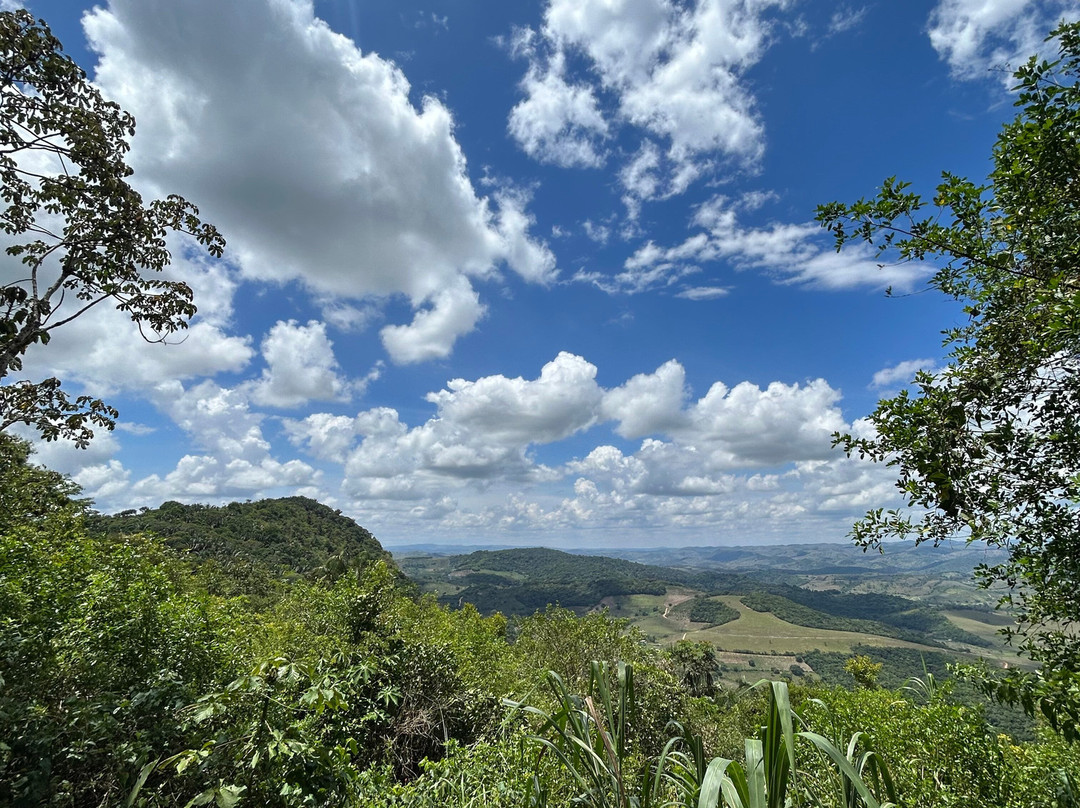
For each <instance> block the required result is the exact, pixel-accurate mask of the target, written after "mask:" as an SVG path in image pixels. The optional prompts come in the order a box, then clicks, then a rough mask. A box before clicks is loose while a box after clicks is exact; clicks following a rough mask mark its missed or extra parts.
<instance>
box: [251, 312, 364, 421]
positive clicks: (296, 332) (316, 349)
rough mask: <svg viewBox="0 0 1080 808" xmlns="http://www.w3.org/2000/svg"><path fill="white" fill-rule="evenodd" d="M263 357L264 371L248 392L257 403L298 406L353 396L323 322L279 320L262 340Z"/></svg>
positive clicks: (286, 406) (285, 406) (267, 405)
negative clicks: (303, 322) (264, 362)
mask: <svg viewBox="0 0 1080 808" xmlns="http://www.w3.org/2000/svg"><path fill="white" fill-rule="evenodd" d="M262 354H263V358H264V359H265V360H266V364H267V368H266V370H264V371H263V374H262V378H261V379H259V380H258V381H257V382H255V383H254V384H253V385H252V389H251V398H252V400H253V401H254V402H255V403H256V404H261V405H263V406H266V407H283V408H290V407H299V406H301V405H303V404H306V403H308V402H309V401H313V400H314V401H341V400H344V399H347V398H348V397H349V396H350V395H351V393H352V387H353V385H350V384H349V383H348V382H347V381H346V380H345V379H344V378H342V376H341V368H340V367H339V366H338V363H337V359H335V358H334V346H333V343H331V342H330V340H329V339H328V338H327V336H326V326H325V325H324V324H323V323H320V322H316V321H314V320H312V321H311V322H309V323H308V324H307V325H299V324H298V323H297V322H296V321H295V320H289V321H288V322H280V321H279V322H278V323H277V324H275V325H274V327H273V328H271V329H270V333H268V334H267V335H266V339H264V340H263V343H262ZM361 386H362V385H361Z"/></svg>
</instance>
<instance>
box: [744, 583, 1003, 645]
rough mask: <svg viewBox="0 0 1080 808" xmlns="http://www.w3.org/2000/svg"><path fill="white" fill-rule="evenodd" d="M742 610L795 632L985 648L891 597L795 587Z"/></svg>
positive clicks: (749, 601)
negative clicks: (803, 630) (793, 628)
mask: <svg viewBox="0 0 1080 808" xmlns="http://www.w3.org/2000/svg"><path fill="white" fill-rule="evenodd" d="M742 602H743V604H744V605H746V606H748V607H750V608H751V609H753V610H754V611H758V612H772V613H773V614H775V615H776V616H777V617H779V618H780V619H781V620H786V621H787V622H789V623H794V624H795V625H797V626H808V627H810V628H824V629H831V630H834V631H854V632H859V633H864V634H877V635H879V636H882V637H895V638H896V639H901V640H907V641H909V642H918V643H923V644H928V645H942V644H943V643H944V641H946V640H951V641H960V642H965V643H968V644H969V645H976V646H986V645H989V643H987V641H986V640H984V639H983V638H981V637H978V636H976V635H974V634H971V633H970V632H967V631H963V630H962V629H960V628H957V627H956V626H955V625H954V624H953V623H952V622H950V621H949V619H948V618H947V617H945V616H944V615H943V614H941V612H940V611H938V610H934V609H931V608H929V607H926V606H922V605H920V604H918V603H916V602H915V601H912V600H909V599H907V598H901V597H897V596H895V595H881V594H864V593H859V594H842V593H840V592H831V591H827V590H826V591H815V590H811V589H802V588H800V587H794V586H789V587H780V586H774V587H772V591H771V592H769V591H765V590H758V591H756V592H751V593H749V594H747V595H744V596H743V597H742Z"/></svg>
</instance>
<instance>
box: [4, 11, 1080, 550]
mask: <svg viewBox="0 0 1080 808" xmlns="http://www.w3.org/2000/svg"><path fill="white" fill-rule="evenodd" d="M4 6H5V7H8V8H10V7H13V3H12V2H10V0H5V2H4ZM28 7H29V8H30V9H31V10H32V11H33V12H35V13H36V14H37V15H38V16H41V17H43V18H44V19H45V20H46V21H47V22H49V24H50V25H51V26H52V27H53V29H54V31H55V32H56V33H57V34H58V36H59V37H60V38H61V40H62V41H63V42H64V43H65V47H66V49H67V50H68V52H69V53H71V54H72V56H73V57H74V58H76V59H77V60H78V61H79V62H80V64H82V65H83V66H84V67H85V68H86V70H87V72H88V74H89V75H90V76H91V77H92V78H93V79H94V81H95V82H96V83H97V84H98V86H99V87H100V88H101V89H102V91H103V92H104V93H105V94H106V95H107V96H108V97H110V98H113V99H115V100H116V101H118V102H119V103H120V104H121V105H122V106H123V107H124V108H126V109H128V110H129V111H131V112H132V113H133V114H134V115H135V117H136V120H137V123H138V129H137V132H136V135H135V137H134V139H133V141H132V151H131V155H130V156H131V160H130V162H131V164H132V166H133V167H134V168H135V175H134V178H133V180H134V182H135V183H136V185H137V186H138V187H139V189H140V190H141V191H142V192H143V193H144V195H146V196H147V197H155V196H162V195H165V194H168V193H179V194H181V195H183V196H185V197H186V198H188V199H189V200H191V201H193V202H195V203H196V204H197V205H199V206H200V208H201V210H202V213H203V214H204V216H205V218H206V219H207V220H209V221H212V222H214V223H215V224H216V225H217V226H218V227H219V229H220V230H221V231H222V233H223V234H224V235H225V237H226V238H227V240H228V243H229V247H228V250H227V252H226V254H225V256H224V259H223V260H221V261H214V260H210V259H208V258H206V257H205V256H201V255H200V254H199V253H198V251H197V250H194V249H192V247H191V245H189V244H185V243H184V242H182V241H180V240H177V241H176V242H175V243H174V244H173V254H174V264H173V267H172V268H171V269H170V270H169V271H170V273H171V274H172V275H173V276H174V277H178V278H181V279H184V280H186V281H187V282H188V283H189V284H190V285H191V286H192V288H193V289H194V291H195V295H196V303H197V304H198V306H199V314H198V315H197V317H196V318H195V319H194V320H193V322H192V327H191V329H190V331H189V332H188V335H187V338H186V339H185V340H184V341H183V342H182V343H180V344H173V345H168V346H161V345H149V344H145V343H143V342H142V341H140V339H139V337H138V333H137V331H135V329H134V328H133V327H132V326H131V324H130V323H127V322H125V321H124V319H123V318H122V316H120V315H118V314H117V313H115V312H109V311H105V310H100V311H99V310H94V311H93V312H92V314H91V315H87V316H84V317H82V318H80V319H79V320H77V321H75V322H73V323H72V324H70V325H69V326H66V327H65V330H64V331H63V332H61V331H58V332H56V335H55V337H54V340H53V342H52V343H51V344H50V345H49V346H48V347H47V348H46V349H43V350H39V351H37V352H35V353H33V354H31V355H30V356H29V357H28V358H27V363H26V367H27V372H28V374H29V375H31V376H37V377H44V376H46V375H52V374H55V375H59V376H60V377H61V378H63V379H64V380H65V382H66V383H68V384H69V385H70V386H71V387H72V389H75V390H86V391H89V392H93V393H95V394H99V395H103V396H106V397H107V398H108V400H109V401H110V402H111V403H113V404H115V405H116V406H117V407H118V408H119V409H120V411H121V421H120V424H119V427H118V428H117V430H116V431H115V432H113V433H109V434H100V435H99V436H98V437H97V438H96V439H95V441H94V443H93V445H92V446H91V447H90V448H89V449H88V450H86V451H78V450H75V449H74V448H72V447H68V446H63V445H58V444H48V445H42V446H40V447H39V455H38V457H39V460H40V461H41V462H44V463H46V464H47V465H50V466H52V467H55V468H58V469H61V470H63V471H65V472H67V473H70V474H71V475H72V476H73V477H74V479H75V480H76V481H77V482H79V483H80V484H81V485H82V486H83V487H84V490H85V492H86V493H87V494H88V495H89V496H91V497H93V498H94V499H95V501H96V503H97V505H98V507H99V508H100V509H101V510H104V511H113V510H118V509H122V508H128V507H140V506H151V507H153V506H157V505H159V504H160V503H161V502H162V501H164V500H167V499H177V500H181V501H185V502H214V503H217V502H224V501H231V500H236V499H239V500H244V499H257V498H262V497H267V496H283V495H289V494H303V495H306V496H312V497H315V498H317V499H319V500H320V501H323V502H326V503H327V504H330V505H332V506H334V507H337V508H340V509H341V510H342V511H343V512H345V513H346V514H348V515H350V516H353V517H354V518H356V519H357V520H358V521H359V522H360V523H361V524H363V525H365V526H366V527H368V528H369V529H371V530H372V531H373V532H374V533H375V535H376V536H378V537H379V538H380V539H381V540H382V541H383V542H384V543H386V544H388V545H395V544H405V543H413V542H430V541H445V542H451V543H499V544H529V545H534V544H547V545H552V546H563V547H604V546H658V545H664V544H671V545H690V544H699V545H705V544H745V543H759V542H761V543H770V542H802V541H838V540H842V539H843V538H844V536H845V534H846V533H847V531H848V529H849V528H850V525H851V522H852V521H853V519H855V518H856V517H857V516H858V515H859V514H861V513H862V512H863V511H864V510H865V509H866V508H868V507H878V506H888V505H891V504H893V503H894V502H895V496H894V490H893V488H892V485H891V480H892V477H891V476H890V474H889V472H888V469H883V468H878V467H874V466H871V465H868V464H865V463H862V462H859V461H857V460H852V459H847V458H844V457H843V456H842V454H841V453H839V452H837V451H836V450H834V449H832V448H831V446H830V444H831V441H830V435H831V434H832V433H833V432H834V431H837V430H840V431H848V430H854V431H856V432H860V431H864V430H866V429H867V425H866V424H865V422H864V421H861V420H860V419H862V418H864V417H865V416H866V415H867V414H868V413H869V412H870V411H872V409H873V407H874V403H875V402H876V400H877V399H878V398H879V397H880V396H881V395H883V394H888V393H890V392H893V391H895V390H897V389H898V388H899V387H901V386H903V385H904V384H905V383H906V382H907V381H908V380H909V379H910V378H911V376H912V375H913V374H914V372H915V370H916V369H918V368H919V367H926V368H932V367H933V366H934V365H935V363H940V361H941V356H942V348H941V344H940V342H941V337H940V332H941V331H942V329H944V328H947V327H948V326H950V325H951V324H954V323H955V322H957V320H958V318H959V312H958V309H957V307H956V305H955V304H953V303H950V302H949V301H947V300H943V299H941V298H940V296H937V295H935V294H934V293H932V292H926V291H925V278H926V277H927V275H928V274H929V272H930V269H931V268H930V267H920V266H910V265H908V266H895V265H889V266H885V267H879V266H878V264H879V261H877V260H875V258H874V256H873V255H871V254H869V253H867V252H865V251H862V250H859V249H858V248H852V249H847V250H845V251H844V252H843V253H841V254H839V255H838V254H836V253H835V252H834V251H833V249H832V245H831V243H830V242H829V239H828V238H827V237H825V236H824V235H823V234H822V233H821V232H820V231H819V229H818V228H817V227H816V226H815V225H814V223H813V213H814V208H815V206H816V205H817V204H820V203H822V202H826V201H830V200H833V199H840V200H845V201H851V200H854V199H856V198H858V197H860V196H865V195H870V194H872V193H873V192H874V190H875V188H876V187H877V186H878V185H879V184H880V183H881V181H882V180H883V179H884V178H886V177H888V176H891V175H897V176H900V177H902V178H905V179H908V180H910V181H911V182H912V183H913V184H914V185H915V187H916V188H917V189H920V190H924V191H925V190H929V189H931V188H932V187H933V184H934V183H935V181H936V180H937V178H938V177H939V176H940V172H941V171H942V170H946V169H947V170H950V171H953V172H955V173H958V174H965V175H968V176H972V177H983V176H985V175H986V173H987V171H988V168H989V154H990V149H991V146H992V144H993V141H994V138H995V136H996V133H997V131H998V128H999V127H1000V125H1001V123H1002V121H1004V120H1006V119H1008V118H1009V117H1011V116H1012V115H1013V109H1012V106H1011V104H1012V99H1011V96H1010V93H1009V92H1008V86H1009V81H1008V70H1007V69H1006V66H1007V65H1009V64H1012V65H1015V64H1017V63H1019V61H1021V60H1022V59H1023V58H1024V57H1025V56H1026V55H1028V54H1030V53H1031V52H1032V51H1033V50H1034V49H1036V48H1038V47H1039V46H1040V42H1041V39H1042V37H1043V36H1044V35H1045V34H1046V32H1047V31H1048V30H1049V29H1050V28H1051V27H1052V26H1053V23H1054V22H1055V21H1056V20H1058V19H1060V18H1061V17H1062V16H1063V15H1072V16H1073V17H1075V16H1076V9H1075V6H1074V4H1073V3H1071V2H1061V1H1059V0H1041V1H1040V0H940V1H938V0H932V1H927V2H924V1H923V0H906V1H905V2H903V3H897V2H886V1H885V0H878V2H872V3H858V2H833V1H832V0H546V2H530V3H505V2H492V1H491V0H468V1H466V0H446V1H444V2H437V1H436V0H428V2H423V3H420V4H412V3H405V2H394V3H386V2H384V3H371V2H361V0H319V1H318V2H315V3H311V2H301V1H300V0H230V2H228V3H222V2H220V0H184V2H177V0H113V2H109V3H105V4H102V5H99V6H96V7H88V6H86V5H85V4H82V3H74V2H67V1H66V0H40V2H34V3H29V4H28ZM888 286H891V287H892V288H893V291H894V296H893V297H891V298H889V297H886V296H885V294H884V289H885V288H886V287H888ZM99 308H100V307H99Z"/></svg>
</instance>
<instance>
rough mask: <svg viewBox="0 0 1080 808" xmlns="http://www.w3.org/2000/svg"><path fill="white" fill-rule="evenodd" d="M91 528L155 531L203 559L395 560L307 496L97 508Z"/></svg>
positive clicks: (292, 564) (290, 564) (310, 563)
mask: <svg viewBox="0 0 1080 808" xmlns="http://www.w3.org/2000/svg"><path fill="white" fill-rule="evenodd" d="M86 525H87V529H88V530H89V531H90V532H91V533H94V534H109V535H113V536H120V535H131V534H134V533H152V534H154V535H156V536H159V537H161V538H162V539H163V540H164V542H165V544H166V546H168V547H171V548H173V549H175V550H180V551H184V552H186V553H187V554H189V555H191V556H192V557H194V558H197V559H199V560H210V559H213V560H215V561H217V562H219V563H229V562H230V561H233V560H235V559H238V558H241V559H244V560H245V561H248V562H251V561H254V562H256V563H259V564H262V565H264V566H266V567H268V568H271V569H289V570H295V571H298V572H303V573H307V572H311V571H313V570H316V569H318V568H325V567H327V565H328V564H329V565H330V566H331V567H333V566H334V565H335V564H345V565H350V564H356V563H361V564H368V563H370V562H372V561H377V560H380V559H381V560H383V561H386V562H387V563H392V561H391V557H390V554H389V553H387V552H386V551H385V550H383V548H382V546H381V545H380V544H379V543H378V542H377V541H376V540H375V537H374V536H372V535H371V533H369V532H368V531H367V530H365V529H364V528H362V527H360V525H358V524H356V522H354V521H353V520H352V519H349V518H348V517H347V516H342V515H341V513H340V512H339V511H335V510H333V509H331V508H328V507H326V506H325V505H322V504H320V503H318V502H316V501H315V500H313V499H308V498H307V497H286V498H284V499H265V500H261V501H259V502H233V503H231V504H229V505H225V506H221V507H215V506H210V505H181V504H180V503H179V502H166V503H164V504H163V505H162V506H161V507H160V508H153V509H149V508H143V509H142V510H140V511H138V512H136V511H122V512H120V513H119V514H117V515H115V516H97V515H95V516H92V517H90V518H89V519H87V523H86Z"/></svg>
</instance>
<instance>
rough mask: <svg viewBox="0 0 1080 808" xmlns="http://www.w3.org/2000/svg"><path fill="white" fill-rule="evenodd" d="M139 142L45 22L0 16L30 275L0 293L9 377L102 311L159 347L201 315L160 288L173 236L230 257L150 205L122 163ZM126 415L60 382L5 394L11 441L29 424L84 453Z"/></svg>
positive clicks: (1, 88)
mask: <svg viewBox="0 0 1080 808" xmlns="http://www.w3.org/2000/svg"><path fill="white" fill-rule="evenodd" d="M134 131H135V121H134V119H133V118H132V117H131V115H129V114H128V113H126V112H124V111H123V110H121V109H120V107H119V106H117V105H116V104H115V103H113V102H111V101H106V100H105V99H104V98H102V96H101V94H100V93H99V92H98V91H97V89H95V88H94V86H93V85H92V84H90V82H89V81H88V80H87V78H86V74H85V73H84V72H83V71H82V69H81V68H80V67H79V66H78V65H77V64H75V62H74V61H73V60H72V59H71V58H70V57H69V56H67V55H65V54H64V53H63V50H62V47H61V44H60V42H59V41H58V40H57V39H56V38H55V37H54V36H53V35H52V33H51V32H50V31H49V27H48V26H47V25H46V24H45V23H44V22H43V21H41V20H35V19H34V17H33V16H32V15H31V14H30V13H29V12H27V11H23V10H20V11H5V12H0V182H2V197H3V200H2V203H0V229H2V230H3V232H4V233H5V234H6V238H5V239H4V241H5V242H6V244H7V247H6V252H7V254H8V255H9V256H11V259H12V261H11V263H12V264H14V263H15V262H16V261H17V262H19V263H20V264H21V271H18V270H17V268H16V267H15V266H12V267H10V268H9V270H8V271H5V273H4V274H5V280H4V283H3V285H2V286H0V379H3V378H4V377H6V376H7V375H8V374H10V373H12V372H16V371H20V370H22V368H23V356H24V355H25V353H26V352H27V350H28V349H29V348H30V347H31V346H32V345H35V344H38V343H40V344H42V345H44V344H47V343H48V342H49V339H50V337H51V336H52V332H53V331H54V330H55V329H57V328H59V327H60V326H62V325H64V324H66V323H69V322H71V321H72V320H73V319H75V318H76V317H78V316H80V315H81V314H83V313H85V312H86V311H88V310H89V309H91V308H93V307H94V306H97V305H98V304H99V303H102V302H108V303H110V304H111V305H114V306H116V307H117V308H118V309H119V310H120V311H123V312H124V313H125V314H127V315H128V316H130V317H131V319H132V320H133V321H134V322H136V323H137V324H138V325H139V328H140V330H141V331H142V333H143V336H144V338H146V339H148V340H150V341H155V342H162V341H164V340H165V339H166V338H167V337H168V336H169V335H170V334H173V333H175V332H176V331H178V330H181V329H183V328H186V326H187V321H188V319H189V318H190V317H191V316H192V315H193V314H194V313H195V305H194V304H193V303H192V293H191V289H190V288H189V287H188V286H187V284H185V283H183V282H180V281H175V280H166V279H162V278H160V277H154V274H155V273H158V272H160V271H161V270H163V269H164V268H165V267H167V266H168V265H169V262H170V259H171V256H170V254H169V250H168V248H167V247H166V242H165V239H166V236H167V235H168V234H169V233H171V232H181V233H187V234H188V235H190V236H192V237H193V238H194V239H195V240H196V241H197V242H198V243H199V244H201V245H203V246H204V247H205V248H206V249H207V251H208V252H209V253H210V254H211V255H213V256H218V257H220V256H221V254H222V250H223V249H224V246H225V242H224V240H223V239H222V237H221V236H220V235H219V234H218V232H217V230H216V229H214V227H213V226H212V225H209V224H205V223H203V222H202V221H201V220H200V219H199V216H198V209H197V208H196V207H195V206H194V205H192V204H190V203H188V202H187V201H185V200H184V199H182V198H180V197H179V196H169V197H168V198H167V199H164V200H155V201H153V202H151V203H150V204H149V205H144V204H143V200H142V197H141V196H140V195H139V194H138V193H137V192H136V191H135V190H134V189H133V188H132V187H131V186H130V185H129V184H128V182H127V178H128V177H129V176H130V175H131V173H132V170H131V168H130V167H129V166H128V165H127V163H126V162H124V156H125V154H126V152H127V151H128V148H129V147H128V142H127V138H129V137H131V136H132V135H133V134H134ZM147 271H149V272H147ZM9 279H12V280H9ZM116 414H117V413H116V410H114V409H113V408H112V407H110V406H108V405H107V404H105V403H104V402H103V401H101V400H99V399H95V398H93V397H91V396H85V395H83V396H78V397H77V398H75V399H72V398H70V397H69V396H68V395H67V393H66V392H65V391H64V390H62V389H61V387H60V382H59V381H58V380H56V379H46V380H45V381H42V382H30V381H18V382H15V383H12V384H7V385H4V386H2V387H0V430H2V429H7V428H8V427H10V426H12V425H13V424H18V423H22V424H27V425H29V426H31V427H33V428H34V429H36V430H37V431H38V432H39V433H40V434H41V435H42V436H43V437H44V438H45V439H46V440H55V439H56V438H58V437H65V438H70V439H72V440H74V441H75V442H76V443H77V444H79V445H80V446H85V445H86V443H87V441H88V440H89V439H90V438H91V437H92V435H93V430H92V427H94V426H97V427H104V428H107V429H111V428H112V426H113V423H114V419H115V418H116Z"/></svg>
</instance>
